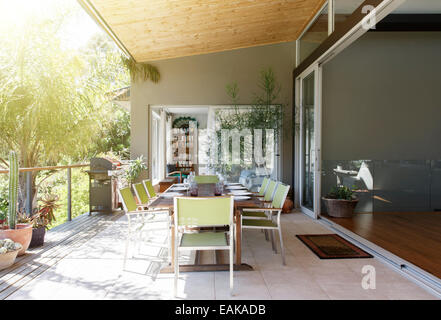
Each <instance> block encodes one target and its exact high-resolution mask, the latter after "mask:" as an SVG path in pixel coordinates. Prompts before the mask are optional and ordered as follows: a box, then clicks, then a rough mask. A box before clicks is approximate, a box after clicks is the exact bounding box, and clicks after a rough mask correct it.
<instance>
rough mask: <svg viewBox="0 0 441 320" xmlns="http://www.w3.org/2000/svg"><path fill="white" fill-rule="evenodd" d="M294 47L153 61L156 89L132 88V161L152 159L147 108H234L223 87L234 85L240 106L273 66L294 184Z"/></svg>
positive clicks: (285, 165)
mask: <svg viewBox="0 0 441 320" xmlns="http://www.w3.org/2000/svg"><path fill="white" fill-rule="evenodd" d="M294 64H295V43H294V42H290V43H284V44H276V45H268V46H261V47H254V48H246V49H238V50H233V51H226V52H220V53H213V54H206V55H198V56H191V57H183V58H178V59H170V60H163V61H158V62H154V65H156V66H157V67H158V68H159V71H160V73H161V80H160V82H159V83H157V84H153V83H151V82H135V83H132V89H131V125H132V128H131V130H132V131H131V132H132V133H131V139H132V140H131V156H132V158H133V157H137V156H139V155H141V154H143V155H144V156H146V157H147V155H148V106H149V105H164V106H166V105H230V104H231V101H230V99H229V97H228V95H227V94H226V91H225V86H226V85H227V84H228V83H231V82H234V81H236V82H237V84H238V86H239V90H240V92H239V96H240V101H239V102H240V103H241V104H250V103H251V102H252V101H253V94H254V93H256V92H258V87H257V82H258V80H259V73H260V71H261V70H262V69H263V68H267V67H272V68H273V70H274V72H275V74H276V76H277V80H278V82H279V83H280V85H281V92H280V95H279V98H280V101H277V102H278V103H283V104H285V105H286V106H287V107H286V110H285V111H286V116H285V123H284V126H285V129H286V130H285V132H284V136H283V148H282V154H281V156H282V161H281V162H282V178H283V181H284V182H285V183H289V184H292V169H293V165H292V162H293V160H292V132H291V131H290V128H291V127H292V109H293V103H292V98H293V94H292V86H293V82H292V71H293V69H294Z"/></svg>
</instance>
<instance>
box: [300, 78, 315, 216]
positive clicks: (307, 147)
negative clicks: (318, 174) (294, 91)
mask: <svg viewBox="0 0 441 320" xmlns="http://www.w3.org/2000/svg"><path fill="white" fill-rule="evenodd" d="M314 106H315V74H314V72H312V73H310V74H309V75H308V76H306V77H305V78H303V79H302V146H303V148H302V164H303V166H302V178H303V179H302V197H301V204H302V206H303V207H305V208H307V209H310V210H311V211H314V173H315V170H314V166H315V110H314Z"/></svg>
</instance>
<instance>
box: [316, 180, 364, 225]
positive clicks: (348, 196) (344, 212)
mask: <svg viewBox="0 0 441 320" xmlns="http://www.w3.org/2000/svg"><path fill="white" fill-rule="evenodd" d="M322 199H323V201H324V202H325V204H326V208H327V209H328V215H330V216H331V217H336V218H350V217H352V215H353V213H354V209H355V206H356V205H357V203H358V199H357V197H356V196H355V194H354V190H353V189H350V188H348V187H345V186H342V185H339V186H337V187H334V188H332V190H331V192H330V193H328V194H327V195H326V196H325V197H323V198H322Z"/></svg>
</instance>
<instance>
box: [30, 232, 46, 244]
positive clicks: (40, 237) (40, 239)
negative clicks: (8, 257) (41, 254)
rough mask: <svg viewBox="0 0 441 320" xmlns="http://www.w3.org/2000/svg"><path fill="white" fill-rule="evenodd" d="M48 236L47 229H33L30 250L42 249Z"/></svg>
mask: <svg viewBox="0 0 441 320" xmlns="http://www.w3.org/2000/svg"><path fill="white" fill-rule="evenodd" d="M45 234H46V228H45V227H39V228H33V229H32V239H31V243H30V244H29V248H35V247H41V246H42V245H43V244H44V236H45Z"/></svg>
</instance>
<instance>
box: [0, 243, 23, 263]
mask: <svg viewBox="0 0 441 320" xmlns="http://www.w3.org/2000/svg"><path fill="white" fill-rule="evenodd" d="M21 248H22V246H21V244H20V243H18V242H14V241H12V240H11V239H4V240H0V270H3V269H6V268H9V267H10V266H12V265H13V264H14V262H15V258H16V257H17V254H18V252H19V251H20V249H21Z"/></svg>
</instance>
